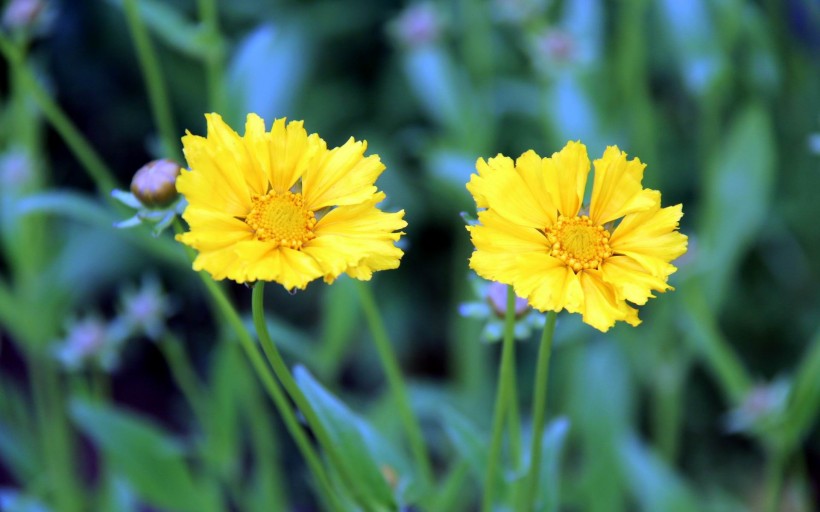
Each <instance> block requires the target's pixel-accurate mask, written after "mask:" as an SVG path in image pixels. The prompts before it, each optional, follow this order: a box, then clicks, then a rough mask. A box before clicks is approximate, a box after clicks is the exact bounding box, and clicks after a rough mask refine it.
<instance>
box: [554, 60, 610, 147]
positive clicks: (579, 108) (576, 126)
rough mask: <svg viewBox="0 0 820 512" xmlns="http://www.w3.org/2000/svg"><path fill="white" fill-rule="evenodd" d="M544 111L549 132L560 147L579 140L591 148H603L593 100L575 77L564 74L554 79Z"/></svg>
mask: <svg viewBox="0 0 820 512" xmlns="http://www.w3.org/2000/svg"><path fill="white" fill-rule="evenodd" d="M545 109H546V112H545V115H546V116H547V118H548V119H549V122H550V126H551V131H552V132H553V133H555V136H556V137H557V140H558V141H559V142H560V143H561V144H563V143H564V141H568V140H579V139H580V140H583V141H584V142H585V144H586V145H587V146H588V147H590V148H597V147H598V146H602V144H601V143H600V142H599V141H598V139H600V133H601V130H600V123H599V120H598V114H597V113H596V110H595V106H594V105H593V104H592V98H591V97H590V95H589V93H588V92H587V91H586V90H585V89H584V87H583V85H582V84H581V82H580V80H578V77H576V76H575V75H573V74H571V73H563V74H562V75H561V76H559V77H558V78H557V79H556V80H555V83H554V84H553V87H551V88H550V89H548V90H547V92H546V104H545Z"/></svg>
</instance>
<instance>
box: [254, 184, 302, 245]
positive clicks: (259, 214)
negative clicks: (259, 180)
mask: <svg viewBox="0 0 820 512" xmlns="http://www.w3.org/2000/svg"><path fill="white" fill-rule="evenodd" d="M251 199H252V201H253V207H252V208H251V211H250V213H248V216H247V217H245V223H246V224H247V225H248V226H250V227H252V228H253V229H254V236H255V237H256V239H257V240H262V241H271V242H275V243H276V244H277V245H279V246H283V247H290V248H291V249H301V248H302V246H303V245H304V244H305V243H306V242H308V241H309V240H312V239H313V238H315V237H316V235H315V234H314V233H313V228H314V227H315V226H316V216H315V215H314V213H313V212H312V211H310V210H308V209H306V208H305V206H304V199H303V198H302V194H298V193H297V194H294V193H293V192H284V193H281V194H277V193H275V192H268V193H267V194H265V195H263V196H260V195H254V196H253V197H252V198H251Z"/></svg>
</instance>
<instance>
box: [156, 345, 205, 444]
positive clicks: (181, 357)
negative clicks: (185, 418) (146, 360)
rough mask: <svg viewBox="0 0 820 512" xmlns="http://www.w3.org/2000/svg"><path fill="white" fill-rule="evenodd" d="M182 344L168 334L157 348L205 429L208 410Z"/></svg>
mask: <svg viewBox="0 0 820 512" xmlns="http://www.w3.org/2000/svg"><path fill="white" fill-rule="evenodd" d="M181 343H182V342H181V341H180V340H179V338H177V337H176V336H175V335H174V334H173V333H171V332H168V333H166V334H165V336H164V337H163V339H161V340H159V343H157V346H158V347H159V349H160V352H162V355H163V356H164V357H165V362H166V363H167V364H168V368H169V369H170V370H171V375H172V376H173V377H174V380H175V381H176V383H177V386H179V389H180V390H182V394H183V395H184V396H185V399H186V400H187V401H188V406H189V407H190V408H191V410H192V411H193V413H194V416H196V418H197V420H198V421H199V422H200V425H201V426H202V427H203V428H205V425H206V423H205V422H206V420H207V418H208V414H207V408H206V407H205V406H204V403H205V402H204V401H203V396H202V391H201V387H200V383H199V380H198V379H197V376H196V372H194V369H193V367H192V366H191V361H190V360H189V359H188V358H187V357H186V356H185V351H184V350H182V348H181V347H180V344H181Z"/></svg>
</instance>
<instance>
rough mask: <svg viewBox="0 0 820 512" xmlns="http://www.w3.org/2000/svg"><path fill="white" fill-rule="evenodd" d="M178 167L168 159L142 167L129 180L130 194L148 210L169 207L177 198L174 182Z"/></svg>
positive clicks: (178, 171)
mask: <svg viewBox="0 0 820 512" xmlns="http://www.w3.org/2000/svg"><path fill="white" fill-rule="evenodd" d="M179 173H180V166H179V164H177V163H176V162H174V161H172V160H168V159H164V158H163V159H160V160H154V161H152V162H148V163H147V164H145V165H143V166H142V167H141V168H140V170H138V171H137V172H136V174H134V179H132V180H131V193H132V194H134V196H135V197H136V198H137V199H139V201H140V202H141V203H142V204H143V205H145V206H147V207H149V208H161V207H163V206H168V205H170V204H171V203H172V202H173V201H174V200H175V199H176V198H177V195H178V194H177V188H176V180H177V176H179Z"/></svg>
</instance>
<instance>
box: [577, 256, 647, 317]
mask: <svg viewBox="0 0 820 512" xmlns="http://www.w3.org/2000/svg"><path fill="white" fill-rule="evenodd" d="M580 278H581V286H582V288H583V289H584V307H583V319H584V323H587V324H589V325H591V326H592V327H595V328H596V329H598V330H599V331H601V332H606V331H608V330H609V328H610V327H612V326H613V325H615V322H616V321H618V320H623V321H625V322H627V323H628V324H630V325H632V326H636V325H638V324H640V323H641V321H640V320H638V312H637V310H636V309H635V308H632V307H630V306H628V305H627V304H626V302H625V301H623V300H619V299H618V297H617V294H616V292H615V288H614V287H613V286H612V285H610V284H608V283H606V282H604V280H603V278H602V277H601V272H600V271H598V270H584V271H583V272H581V273H580Z"/></svg>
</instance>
